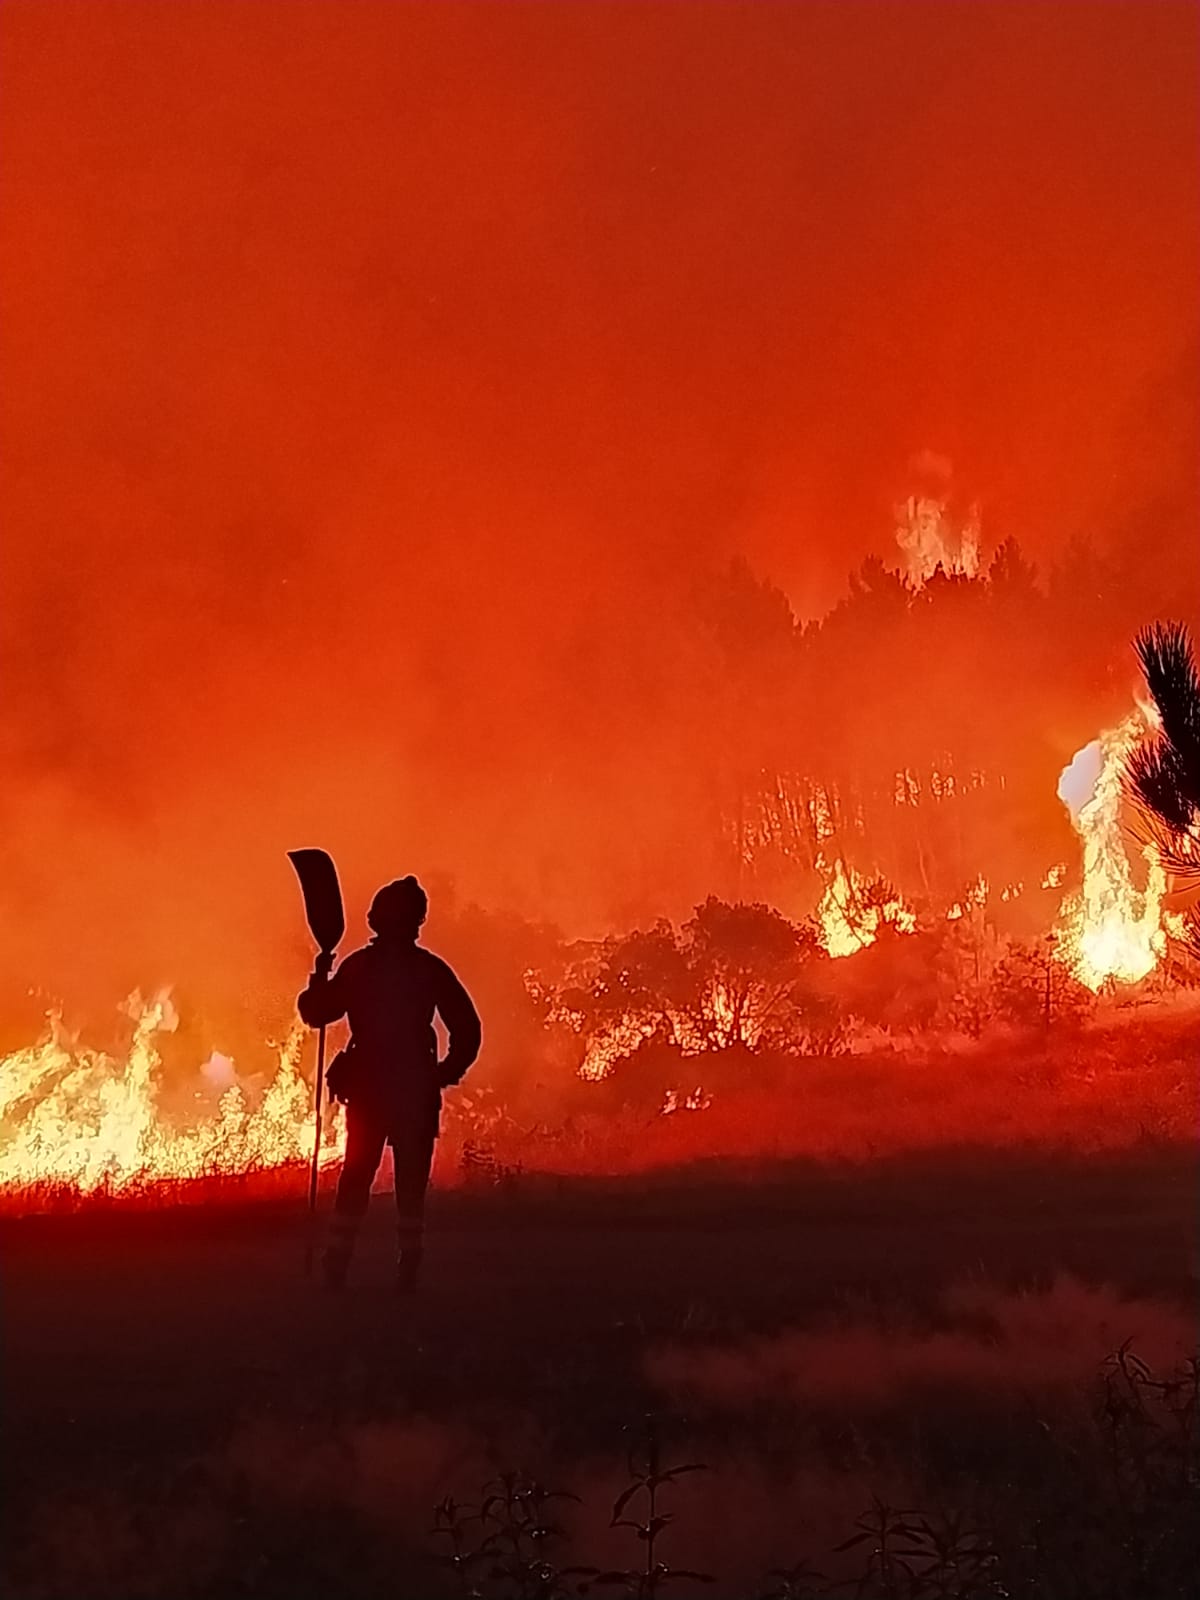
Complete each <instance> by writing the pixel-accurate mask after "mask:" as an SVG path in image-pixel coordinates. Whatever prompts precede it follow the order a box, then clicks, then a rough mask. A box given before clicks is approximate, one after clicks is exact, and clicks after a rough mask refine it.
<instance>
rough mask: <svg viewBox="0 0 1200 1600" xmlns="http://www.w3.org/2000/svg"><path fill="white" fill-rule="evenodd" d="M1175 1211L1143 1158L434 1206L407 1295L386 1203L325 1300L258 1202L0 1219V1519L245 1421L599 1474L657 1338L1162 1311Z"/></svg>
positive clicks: (174, 1455)
mask: <svg viewBox="0 0 1200 1600" xmlns="http://www.w3.org/2000/svg"><path fill="white" fill-rule="evenodd" d="M1197 1190H1198V1185H1197V1161H1196V1155H1195V1152H1194V1151H1193V1150H1192V1149H1190V1148H1189V1149H1187V1150H1180V1149H1178V1148H1170V1147H1165V1148H1164V1147H1155V1148H1152V1147H1149V1146H1147V1147H1145V1148H1142V1149H1139V1150H1137V1151H1134V1152H1129V1153H1126V1154H1123V1155H1119V1156H1112V1155H1109V1156H1104V1157H1092V1158H1086V1159H1085V1158H1082V1157H1072V1156H1069V1155H1060V1156H1050V1155H1045V1154H1041V1155H1028V1156H1014V1155H1011V1154H1010V1155H1000V1154H996V1153H988V1152H959V1153H953V1154H943V1155H939V1156H937V1157H933V1156H929V1157H922V1158H913V1157H909V1158H905V1159H903V1160H897V1161H893V1162H889V1163H877V1164H875V1165H874V1166H872V1167H870V1168H846V1169H842V1170H836V1171H831V1170H829V1169H819V1168H804V1167H794V1166H793V1167H789V1168H787V1169H779V1170H776V1171H774V1172H772V1173H770V1174H765V1173H763V1172H762V1171H759V1172H757V1173H756V1174H753V1175H752V1174H749V1173H738V1172H736V1171H734V1170H732V1169H729V1168H720V1167H718V1168H713V1169H710V1170H707V1171H703V1172H691V1173H689V1174H686V1175H683V1176H679V1175H676V1176H675V1177H673V1178H671V1179H663V1180H660V1181H657V1182H653V1183H642V1184H637V1185H635V1184H633V1183H631V1182H629V1181H622V1182H614V1183H611V1184H603V1183H587V1184H584V1183H565V1184H563V1183H555V1184H553V1185H548V1186H546V1187H545V1188H543V1189H537V1188H526V1189H525V1190H524V1191H519V1192H517V1193H515V1194H504V1193H500V1192H488V1193H484V1194H467V1193H462V1192H454V1193H446V1194H439V1195H436V1196H435V1197H434V1199H433V1203H432V1208H431V1217H430V1235H429V1249H428V1262H427V1272H426V1277H425V1280H424V1284H423V1287H422V1292H421V1294H420V1296H419V1297H418V1298H417V1300H416V1301H415V1302H401V1301H397V1300H396V1299H395V1298H394V1297H393V1295H392V1293H391V1292H390V1287H389V1281H388V1273H389V1265H390V1244H391V1235H390V1229H391V1216H390V1210H389V1207H390V1197H386V1196H378V1197H376V1199H375V1201H374V1202H373V1209H372V1213H371V1216H370V1218H369V1219H368V1224H367V1228H366V1230H365V1235H364V1239H363V1242H362V1246H361V1249H360V1256H359V1260H358V1262H357V1263H356V1267H357V1278H356V1281H355V1283H354V1284H353V1286H352V1287H351V1288H350V1289H349V1290H348V1291H347V1293H346V1294H345V1295H344V1297H341V1298H331V1297H328V1296H325V1295H323V1294H322V1293H321V1292H320V1291H319V1290H317V1289H316V1288H315V1287H313V1286H312V1285H310V1284H309V1283H308V1282H307V1281H306V1280H305V1278H304V1276H303V1272H302V1255H303V1217H302V1213H299V1214H298V1213H297V1211H285V1210H284V1209H283V1208H281V1207H279V1206H277V1205H272V1206H265V1205H264V1206H262V1207H256V1208H243V1209H239V1210H234V1209H217V1208H213V1209H199V1208H196V1209H179V1210H174V1211H170V1212H157V1213H154V1212H141V1213H138V1212H134V1213H100V1214H93V1215H87V1214H84V1215H80V1216H76V1217H43V1218H26V1219H19V1220H13V1219H10V1220H6V1221H4V1222H3V1223H2V1224H0V1241H2V1244H3V1256H4V1303H3V1400H4V1435H5V1450H4V1471H5V1484H4V1488H5V1504H6V1508H7V1513H8V1515H9V1516H10V1517H13V1518H15V1519H16V1524H18V1525H26V1524H27V1522H28V1519H29V1516H31V1515H34V1514H36V1508H37V1507H38V1506H39V1505H41V1506H44V1505H46V1504H51V1503H54V1502H56V1501H58V1500H61V1499H62V1498H63V1497H67V1498H70V1497H73V1496H80V1495H87V1494H88V1493H91V1492H93V1491H94V1490H95V1489H96V1488H97V1486H99V1485H108V1484H111V1483H112V1482H114V1481H118V1480H121V1479H122V1475H125V1476H130V1475H132V1476H134V1477H138V1478H139V1479H144V1478H145V1476H146V1475H147V1474H149V1475H151V1476H154V1475H155V1474H158V1473H160V1472H161V1473H164V1474H169V1473H170V1472H172V1471H174V1470H175V1468H176V1466H177V1465H178V1463H179V1462H181V1461H183V1460H188V1459H193V1458H195V1457H196V1456H197V1455H198V1454H200V1453H203V1452H204V1451H205V1450H209V1449H216V1448H221V1447H222V1446H223V1445H224V1443H225V1442H226V1441H228V1439H229V1438H230V1437H231V1436H232V1435H233V1434H234V1433H235V1432H236V1431H237V1430H238V1429H244V1428H245V1427H247V1426H253V1425H255V1424H257V1423H261V1422H263V1421H264V1420H267V1421H269V1422H270V1423H272V1424H279V1425H280V1426H283V1427H287V1428H295V1429H298V1430H304V1429H309V1430H312V1429H317V1430H320V1429H324V1428H328V1427H329V1426H331V1425H333V1426H338V1425H342V1424H347V1425H350V1424H354V1423H356V1422H361V1421H363V1420H366V1419H381V1418H389V1417H390V1418H396V1417H404V1416H411V1415H412V1414H414V1413H420V1414H421V1415H423V1416H427V1417H434V1418H437V1417H441V1416H445V1417H447V1418H456V1419H459V1420H465V1421H466V1423H467V1424H468V1425H469V1426H470V1427H471V1428H472V1429H475V1430H477V1431H478V1432H479V1433H480V1434H481V1435H483V1436H486V1437H488V1438H489V1439H490V1440H491V1441H492V1442H493V1444H494V1447H495V1450H496V1452H497V1459H499V1458H500V1456H501V1455H502V1453H503V1450H504V1440H505V1430H506V1428H508V1427H509V1426H510V1419H511V1418H512V1417H514V1416H517V1415H519V1416H521V1417H522V1418H524V1419H527V1420H528V1419H533V1424H534V1425H535V1426H536V1427H537V1428H538V1429H539V1430H540V1431H541V1434H542V1436H543V1437H544V1438H546V1439H548V1440H552V1441H553V1447H554V1450H555V1452H556V1454H557V1456H558V1457H559V1458H560V1459H570V1458H571V1457H572V1456H573V1455H575V1454H579V1455H585V1454H586V1455H588V1456H590V1457H593V1458H594V1457H597V1456H603V1455H605V1454H606V1453H612V1454H614V1455H615V1454H616V1453H617V1452H618V1451H619V1450H620V1448H621V1443H622V1428H623V1427H624V1425H626V1424H627V1423H629V1422H630V1421H632V1420H635V1419H636V1418H637V1417H638V1416H639V1415H640V1414H641V1413H642V1412H644V1411H645V1410H646V1409H647V1408H648V1407H652V1406H654V1405H656V1404H661V1403H662V1396H661V1395H655V1394H654V1393H653V1392H652V1390H651V1389H650V1387H649V1384H648V1382H647V1379H646V1377H645V1368H644V1363H643V1357H644V1352H645V1350H646V1348H647V1346H648V1345H650V1344H652V1343H654V1342H655V1341H656V1340H662V1339H674V1340H680V1339H684V1340H686V1339H689V1338H694V1337H704V1338H708V1339H727V1340H733V1339H737V1338H740V1337H744V1336H746V1335H749V1334H753V1335H764V1334H770V1333H772V1332H774V1331H777V1330H786V1329H792V1328H796V1327H804V1326H806V1325H811V1324H813V1323H814V1322H820V1321H828V1319H829V1318H830V1317H831V1316H835V1315H837V1314H839V1313H844V1312H846V1311H847V1309H848V1308H857V1313H856V1314H861V1313H862V1310H863V1308H864V1307H867V1308H871V1314H874V1315H878V1316H880V1317H882V1318H883V1320H884V1321H886V1320H887V1319H888V1318H889V1317H890V1316H892V1315H893V1313H895V1314H902V1315H903V1317H904V1318H906V1319H912V1318H918V1319H919V1318H922V1317H934V1318H936V1315H937V1312H936V1307H937V1304H938V1301H939V1296H940V1295H941V1294H942V1293H943V1292H944V1291H945V1290H946V1288H947V1287H948V1286H950V1285H953V1284H956V1283H959V1284H960V1283H962V1282H964V1281H986V1282H987V1283H989V1284H991V1285H995V1286H998V1287H1000V1288H1001V1289H1016V1288H1022V1287H1029V1286H1034V1285H1039V1284H1043V1285H1044V1284H1047V1283H1049V1282H1051V1281H1052V1280H1053V1279H1055V1278H1056V1277H1058V1276H1061V1275H1062V1274H1064V1273H1068V1274H1071V1275H1073V1276H1074V1277H1077V1278H1078V1279H1080V1280H1082V1281H1083V1282H1085V1283H1104V1284H1107V1285H1110V1286H1112V1287H1113V1288H1114V1289H1115V1290H1116V1291H1118V1292H1119V1293H1120V1294H1129V1295H1133V1296H1137V1297H1139V1298H1148V1299H1154V1300H1165V1301H1168V1302H1171V1303H1172V1304H1174V1305H1175V1306H1179V1305H1181V1304H1182V1305H1185V1306H1186V1305H1187V1304H1188V1303H1189V1297H1190V1296H1192V1295H1193V1294H1194V1280H1193V1279H1192V1278H1191V1276H1190V1273H1191V1262H1192V1259H1193V1258H1192V1250H1193V1243H1194V1238H1195V1227H1196V1220H1197ZM1134 1331H1135V1330H1132V1329H1131V1330H1130V1332H1134ZM464 1470H465V1469H464ZM477 1487H478V1483H477V1481H475V1482H467V1483H465V1484H463V1485H461V1489H462V1491H463V1492H465V1493H470V1492H473V1491H474V1490H475V1489H476V1488H477ZM29 1592H31V1593H32V1592H34V1591H33V1590H30V1591H29ZM45 1592H47V1593H53V1592H58V1591H55V1590H54V1589H53V1588H52V1587H51V1588H48V1589H47V1590H46V1591H45ZM92 1592H95V1593H101V1592H104V1593H109V1592H115V1591H112V1590H109V1589H105V1588H104V1587H103V1585H102V1584H100V1583H99V1580H97V1586H96V1587H95V1589H94V1590H93V1591H92ZM141 1592H146V1593H152V1592H157V1591H155V1590H154V1589H153V1586H152V1585H151V1587H150V1588H148V1589H146V1590H144V1591H141ZM264 1592H266V1591H264ZM397 1592H399V1593H403V1592H404V1591H403V1590H401V1591H397Z"/></svg>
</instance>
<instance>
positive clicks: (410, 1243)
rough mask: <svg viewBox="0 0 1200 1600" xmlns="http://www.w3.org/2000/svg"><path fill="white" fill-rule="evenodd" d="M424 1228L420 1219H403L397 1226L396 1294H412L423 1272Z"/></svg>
mask: <svg viewBox="0 0 1200 1600" xmlns="http://www.w3.org/2000/svg"><path fill="white" fill-rule="evenodd" d="M422 1238H423V1228H422V1219H421V1218H420V1217H402V1218H401V1219H400V1221H399V1223H398V1224H397V1226H396V1293H397V1294H412V1293H413V1292H414V1291H415V1289H416V1287H417V1278H418V1277H419V1276H420V1272H421V1258H422V1256H423V1255H424V1250H423V1249H422Z"/></svg>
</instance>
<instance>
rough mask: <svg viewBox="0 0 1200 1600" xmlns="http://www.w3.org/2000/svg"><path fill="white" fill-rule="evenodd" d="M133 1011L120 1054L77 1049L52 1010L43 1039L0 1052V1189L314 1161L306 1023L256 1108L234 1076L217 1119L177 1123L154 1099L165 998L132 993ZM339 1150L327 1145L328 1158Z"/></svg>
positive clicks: (121, 1183)
mask: <svg viewBox="0 0 1200 1600" xmlns="http://www.w3.org/2000/svg"><path fill="white" fill-rule="evenodd" d="M129 1010H130V1014H131V1015H132V1016H133V1021H134V1026H133V1037H132V1039H131V1041H130V1044H129V1050H128V1053H127V1054H126V1056H125V1058H124V1060H123V1061H122V1060H117V1059H114V1058H113V1057H111V1056H109V1055H107V1054H106V1053H105V1052H103V1051H95V1050H89V1049H76V1048H73V1047H72V1045H71V1043H70V1042H69V1041H68V1040H67V1039H65V1038H64V1036H63V1033H62V1030H61V1026H60V1025H59V1022H58V1019H57V1018H56V1017H54V1016H53V1015H52V1016H51V1019H50V1021H51V1026H50V1029H49V1032H48V1034H47V1036H46V1038H45V1039H43V1040H42V1041H41V1042H40V1043H38V1044H36V1045H33V1046H31V1047H29V1048H28V1049H25V1050H18V1051H16V1052H14V1054H12V1055H10V1056H7V1057H5V1058H4V1059H3V1060H2V1061H0V1134H2V1135H3V1138H2V1139H0V1186H2V1187H10V1186H13V1187H15V1186H20V1187H25V1186H29V1185H33V1184H46V1183H50V1184H63V1185H67V1186H69V1187H72V1188H74V1189H77V1190H79V1191H80V1192H82V1193H90V1192H92V1191H94V1190H97V1189H101V1188H106V1189H110V1190H114V1191H119V1190H121V1189H125V1188H128V1187H130V1186H131V1185H134V1184H139V1183H146V1182H154V1181H156V1180H160V1179H181V1178H198V1177H208V1176H212V1175H214V1174H221V1173H225V1174H237V1173H243V1172H246V1171H248V1170H251V1169H253V1168H261V1167H272V1166H278V1165H280V1164H282V1163H284V1162H288V1161H296V1160H308V1159H310V1158H311V1156H312V1144H313V1118H312V1111H311V1101H310V1091H309V1088H308V1085H307V1084H306V1083H305V1080H304V1078H303V1076H302V1075H301V1072H300V1056H301V1050H302V1045H303V1038H304V1034H303V1030H301V1029H299V1028H297V1029H296V1030H294V1031H293V1033H292V1034H291V1036H290V1037H289V1038H288V1040H287V1042H286V1043H285V1044H284V1045H283V1046H282V1047H281V1048H280V1051H279V1065H278V1069H277V1071H276V1073H275V1076H274V1078H273V1079H272V1081H271V1083H270V1084H269V1085H268V1087H267V1089H266V1091H265V1093H264V1094H263V1095H262V1098H261V1100H260V1101H259V1103H258V1104H257V1105H256V1106H255V1107H254V1108H253V1109H251V1108H250V1106H249V1105H248V1103H247V1097H246V1094H245V1091H244V1090H243V1089H242V1087H241V1086H240V1085H239V1084H238V1083H237V1082H236V1081H233V1082H231V1083H229V1086H228V1087H227V1088H226V1089H225V1090H224V1092H223V1093H222V1094H221V1096H220V1099H219V1101H218V1104H217V1111H216V1115H215V1116H213V1115H210V1116H207V1117H202V1118H201V1119H200V1120H198V1121H195V1120H193V1121H192V1122H190V1124H189V1125H188V1126H186V1127H178V1128H176V1127H172V1126H171V1124H170V1120H169V1119H168V1118H167V1117H165V1116H164V1114H163V1110H162V1108H161V1107H160V1106H159V1104H158V1094H159V1077H158V1068H159V1067H160V1065H161V1057H160V1055H159V1052H158V1050H157V1049H156V1047H155V1039H156V1037H157V1035H159V1034H160V1033H163V1032H171V1031H172V1030H173V1029H174V1028H175V1026H176V1021H177V1019H176V1016H175V1012H174V1008H173V1007H172V1005H171V1001H170V997H169V995H167V994H161V995H158V996H157V997H156V998H154V999H153V1000H151V1001H149V1002H146V1003H143V1002H142V1001H141V1000H140V998H138V997H136V996H135V997H134V999H133V1001H132V1002H131V1004H130V1007H129ZM214 1055H216V1053H214ZM220 1059H221V1060H222V1061H223V1062H228V1058H225V1057H222V1058H220ZM229 1066H230V1067H231V1066H232V1064H231V1063H229ZM335 1155H336V1147H335V1146H334V1145H333V1143H332V1142H331V1143H330V1145H329V1146H328V1147H327V1159H333V1158H334V1156H335Z"/></svg>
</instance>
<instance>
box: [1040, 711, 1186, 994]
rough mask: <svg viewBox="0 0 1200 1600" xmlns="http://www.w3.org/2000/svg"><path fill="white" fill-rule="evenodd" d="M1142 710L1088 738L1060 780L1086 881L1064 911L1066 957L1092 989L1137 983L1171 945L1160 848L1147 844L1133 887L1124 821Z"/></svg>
mask: <svg viewBox="0 0 1200 1600" xmlns="http://www.w3.org/2000/svg"><path fill="white" fill-rule="evenodd" d="M1146 730H1147V721H1146V716H1145V713H1144V712H1143V711H1141V710H1138V711H1134V712H1131V713H1130V715H1129V716H1128V717H1126V718H1125V720H1124V721H1123V722H1122V723H1121V724H1120V725H1119V726H1118V727H1116V728H1113V729H1111V730H1110V731H1109V732H1107V733H1102V734H1101V735H1100V737H1099V738H1098V739H1094V740H1093V741H1092V743H1091V744H1089V745H1085V746H1084V748H1083V749H1082V750H1080V751H1079V752H1078V753H1077V754H1076V755H1075V756H1074V758H1073V759H1072V760H1071V762H1070V763H1069V764H1068V766H1067V767H1066V768H1065V769H1064V771H1063V774H1062V777H1061V778H1060V779H1059V784H1058V794H1059V798H1060V799H1061V800H1062V802H1063V804H1064V805H1065V806H1066V807H1067V809H1068V811H1070V813H1071V821H1072V822H1073V823H1074V825H1075V831H1076V832H1077V833H1078V834H1079V837H1080V839H1081V840H1082V842H1083V884H1082V886H1081V888H1080V889H1079V890H1078V891H1076V892H1075V893H1074V894H1071V895H1068V897H1067V899H1066V900H1065V901H1064V902H1063V906H1062V910H1061V912H1060V927H1059V942H1058V949H1059V954H1060V957H1061V959H1062V960H1063V961H1065V962H1066V964H1067V965H1068V966H1069V967H1070V969H1071V971H1072V972H1073V973H1074V974H1075V976H1076V977H1077V978H1078V979H1079V980H1080V982H1081V983H1085V984H1086V985H1087V987H1088V988H1089V989H1092V990H1096V989H1099V988H1100V987H1101V985H1102V984H1103V983H1104V981H1105V980H1106V979H1107V978H1115V979H1116V980H1117V981H1118V982H1121V983H1136V982H1137V981H1138V980H1139V979H1140V978H1144V977H1146V976H1147V974H1148V973H1150V972H1152V971H1153V970H1154V968H1155V966H1156V965H1157V964H1158V961H1159V958H1160V957H1161V955H1162V954H1163V952H1164V950H1165V949H1166V935H1165V933H1164V931H1163V926H1162V897H1163V893H1164V891H1165V889H1166V879H1165V876H1164V873H1163V869H1162V867H1161V865H1160V864H1159V861H1158V858H1157V856H1156V855H1155V852H1154V851H1153V850H1152V849H1150V848H1145V849H1143V852H1142V854H1143V855H1144V857H1145V861H1146V887H1145V888H1144V889H1138V888H1136V887H1135V886H1134V882H1133V875H1132V872H1131V870H1130V861H1129V853H1128V850H1127V848H1126V842H1125V834H1124V830H1123V828H1122V820H1121V811H1122V786H1121V774H1122V771H1123V769H1124V765H1125V762H1126V760H1127V758H1128V756H1129V754H1130V752H1131V751H1132V750H1133V748H1134V746H1135V745H1136V744H1137V743H1138V742H1139V740H1140V739H1141V738H1142V737H1143V736H1144V735H1145V733H1146Z"/></svg>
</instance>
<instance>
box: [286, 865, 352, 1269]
mask: <svg viewBox="0 0 1200 1600" xmlns="http://www.w3.org/2000/svg"><path fill="white" fill-rule="evenodd" d="M288 860H289V861H290V862H291V863H292V866H293V867H295V869H296V876H297V877H298V878H299V879H300V892H301V894H303V896H304V915H305V916H306V917H307V919H308V926H309V929H310V930H311V932H312V936H313V938H314V939H315V940H316V941H317V947H318V949H319V950H320V952H321V955H322V956H325V957H327V958H328V960H329V962H330V964H331V965H332V961H333V956H334V954H335V952H336V950H337V947H338V945H339V944H340V943H341V941H342V935H343V934H344V933H345V931H346V913H345V912H344V910H343V909H342V890H341V885H340V884H339V883H338V875H337V868H336V867H335V866H334V864H333V860H332V858H331V857H330V856H328V855H327V854H326V853H325V851H324V850H289V851H288ZM324 1089H325V1024H324V1023H322V1024H321V1026H320V1028H319V1030H318V1032H317V1087H316V1095H315V1098H314V1119H315V1123H316V1126H315V1128H314V1130H313V1152H312V1167H311V1169H310V1172H309V1177H308V1238H307V1239H306V1241H305V1245H304V1270H305V1272H307V1273H308V1274H309V1275H310V1276H311V1274H312V1265H313V1247H314V1244H315V1240H316V1228H317V1175H318V1170H319V1167H320V1162H321V1097H322V1095H323V1093H324Z"/></svg>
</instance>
